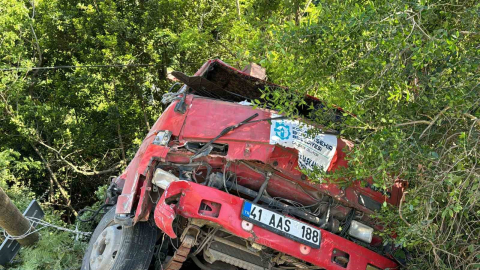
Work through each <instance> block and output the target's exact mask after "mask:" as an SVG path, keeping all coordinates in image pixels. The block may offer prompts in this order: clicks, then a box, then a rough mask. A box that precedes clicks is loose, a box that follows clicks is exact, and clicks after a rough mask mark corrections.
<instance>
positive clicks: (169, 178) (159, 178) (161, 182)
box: [152, 168, 178, 189]
mask: <svg viewBox="0 0 480 270" xmlns="http://www.w3.org/2000/svg"><path fill="white" fill-rule="evenodd" d="M177 180H178V177H176V176H175V175H174V174H171V173H169V172H166V171H164V170H162V169H160V168H158V169H157V170H156V171H155V175H153V179H152V183H153V184H154V185H156V186H157V187H159V188H162V189H167V187H168V186H169V185H170V183H172V182H175V181H177Z"/></svg>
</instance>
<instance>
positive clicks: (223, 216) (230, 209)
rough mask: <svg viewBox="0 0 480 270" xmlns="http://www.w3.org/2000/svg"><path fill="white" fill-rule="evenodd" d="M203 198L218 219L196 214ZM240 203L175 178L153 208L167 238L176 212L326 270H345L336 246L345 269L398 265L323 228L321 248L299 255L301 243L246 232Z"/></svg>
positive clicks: (258, 231) (259, 230) (257, 231)
mask: <svg viewBox="0 0 480 270" xmlns="http://www.w3.org/2000/svg"><path fill="white" fill-rule="evenodd" d="M175 195H180V201H179V202H178V204H177V205H176V206H175V207H172V206H169V205H167V204H166V203H165V199H167V198H171V197H172V196H175ZM203 199H208V200H209V201H212V202H216V203H218V204H220V205H221V209H220V213H219V215H218V217H217V218H215V217H212V216H205V215H201V213H199V209H200V204H201V202H202V200H203ZM243 202H244V200H243V199H241V198H239V197H236V196H233V195H230V194H227V193H225V192H223V191H220V190H217V189H213V188H210V187H205V186H202V185H199V184H195V183H193V182H186V181H178V182H174V183H172V184H170V186H169V187H168V188H167V190H166V191H165V192H164V194H163V195H162V197H161V198H160V201H159V203H158V204H157V207H156V208H155V222H156V224H157V225H158V226H159V228H161V229H162V230H163V231H164V232H166V233H167V234H168V235H169V236H170V237H174V238H175V237H176V235H175V234H174V232H173V228H172V225H171V222H172V221H173V219H174V218H175V214H176V215H181V216H184V217H186V218H195V219H204V220H209V221H212V222H215V223H217V224H219V225H220V226H222V227H223V228H224V229H226V230H227V231H229V232H230V233H232V234H234V235H237V236H239V237H242V238H245V239H250V240H252V241H255V242H256V243H258V244H261V245H264V246H267V247H270V248H273V249H275V250H278V251H280V252H284V253H286V254H289V255H291V256H294V257H296V258H298V259H301V260H304V261H307V262H310V263H312V264H314V265H317V266H319V267H325V268H327V269H345V268H342V267H340V266H338V265H336V264H335V263H334V262H332V254H333V250H334V249H339V250H341V251H344V252H346V253H348V254H349V255H350V262H349V264H348V266H347V268H346V269H348V270H353V269H355V270H357V269H358V270H364V269H365V268H366V266H367V264H372V265H375V266H377V267H379V268H382V269H385V268H389V269H396V268H397V267H398V265H397V264H396V263H395V262H393V261H391V260H389V259H387V258H385V257H383V256H381V255H379V254H377V253H375V252H373V251H371V250H368V249H366V248H364V247H362V246H359V245H357V244H355V243H353V242H351V241H348V240H346V239H344V238H342V237H340V236H337V235H335V234H332V233H330V232H328V231H325V230H322V229H320V230H321V232H322V241H321V244H320V248H319V249H311V251H310V253H309V254H307V255H305V254H302V252H301V251H300V248H301V244H300V243H298V242H295V241H293V240H290V239H288V238H285V237H282V236H280V235H277V234H275V233H273V232H270V231H268V230H265V229H262V228H260V227H258V226H254V228H253V233H251V232H247V231H245V230H243V229H242V227H241V222H242V220H241V218H240V213H241V209H242V204H243Z"/></svg>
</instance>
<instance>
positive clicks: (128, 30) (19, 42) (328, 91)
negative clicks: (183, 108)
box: [0, 0, 480, 269]
mask: <svg viewBox="0 0 480 270" xmlns="http://www.w3.org/2000/svg"><path fill="white" fill-rule="evenodd" d="M479 26H480V3H478V1H473V0H466V1H454V0H442V1H429V0H419V1H414V2H412V1H404V0H397V1H392V0H380V1H366V0H365V1H353V0H346V1H334V0H326V1H318V0H314V1H312V0H236V1H227V0H218V1H215V0H193V1H182V0H156V1H149V0H136V1H125V0H119V1H111V0H102V1H96V0H94V1H91V2H90V1H87V2H82V1H71V0H62V1H59V0H50V1H44V0H37V1H33V0H32V1H18V0H0V111H2V114H1V116H0V142H1V144H0V170H1V172H2V175H0V184H1V185H2V187H8V189H9V190H10V191H9V192H10V193H9V195H10V196H12V199H13V200H14V201H15V202H16V203H18V205H20V206H21V207H24V206H25V200H24V198H22V196H19V194H23V193H24V194H29V195H28V196H27V197H34V196H37V197H39V196H41V195H42V194H44V193H45V192H46V194H47V195H46V197H45V199H44V200H43V201H44V205H45V207H49V209H51V211H53V212H52V213H55V215H56V218H57V219H58V220H59V218H61V219H62V220H63V221H62V222H65V224H68V223H70V224H71V223H73V222H74V219H75V215H76V213H77V211H78V210H79V209H81V208H83V207H85V206H87V205H91V204H92V203H94V202H95V200H96V199H95V198H93V196H92V195H91V194H92V193H93V192H94V191H96V190H97V189H98V187H100V186H103V185H105V184H107V183H108V182H109V178H110V176H114V175H118V174H119V173H120V172H121V170H122V169H124V168H125V166H126V164H128V162H129V160H130V159H131V158H132V157H133V155H134V154H135V152H136V149H137V147H138V145H139V144H140V143H141V141H142V139H143V137H144V136H145V135H146V133H147V131H148V130H149V129H150V125H151V124H152V123H153V121H155V119H156V118H157V117H158V116H159V115H160V114H161V112H162V108H163V107H162V105H161V104H160V102H159V101H160V100H161V96H162V94H163V93H165V92H166V91H167V90H168V88H169V87H170V85H171V84H172V82H171V81H169V80H168V78H167V74H168V72H170V71H172V70H179V71H182V72H184V73H187V74H193V73H194V72H195V71H196V70H197V69H198V68H199V67H200V66H201V65H202V63H204V62H205V61H206V60H208V59H212V58H220V59H222V60H223V61H225V62H227V63H229V64H231V65H232V66H235V67H237V68H241V67H243V66H245V65H246V64H248V63H250V62H256V63H258V64H260V65H262V66H263V67H265V68H266V70H267V75H268V80H269V81H272V82H274V83H276V84H280V85H285V86H287V87H289V88H290V89H292V90H295V91H296V92H295V93H297V94H298V95H302V94H310V95H312V96H315V97H317V98H319V99H321V100H323V101H325V102H326V103H327V104H330V106H334V105H335V106H339V107H341V108H343V109H344V110H345V111H347V112H350V113H351V114H353V115H354V116H355V117H349V118H347V120H346V121H345V122H344V123H329V124H328V125H330V127H331V128H334V129H337V130H340V131H341V136H344V137H346V138H348V139H350V140H352V141H354V142H355V144H356V146H355V149H354V151H352V152H351V153H350V164H352V166H350V168H349V169H347V170H341V171H339V172H336V174H338V176H342V177H345V178H347V179H351V180H357V179H366V178H368V177H370V176H371V177H373V180H374V183H375V185H376V186H377V187H378V188H379V189H387V188H388V187H389V186H391V185H393V183H394V180H395V179H397V178H402V179H405V180H407V181H408V182H409V189H408V193H407V194H406V195H405V201H404V202H403V204H402V205H401V207H400V209H393V208H390V207H388V206H386V204H385V206H384V207H383V209H382V211H381V213H379V214H378V218H379V219H380V220H382V221H383V222H385V223H386V224H391V226H390V227H389V228H388V230H392V231H394V232H396V234H397V238H396V239H395V241H396V243H397V244H398V245H403V246H404V247H406V248H407V250H409V251H410V255H409V256H410V257H411V258H410V262H409V265H408V268H411V269H474V268H478V267H480V264H479V261H480V244H479V241H478V239H480V226H479V224H480V220H479V218H480V206H479V202H478V198H479V197H480V194H479V182H480V167H479V166H478V161H479V154H480V147H479V144H480V136H479V134H480V120H479V118H480V75H479V74H480V46H479V44H480V38H479V37H480V27H479ZM50 67H59V68H50ZM269 91H270V90H269V89H266V90H265V95H264V97H265V100H264V101H258V106H263V105H265V104H268V105H269V106H271V107H274V108H276V109H277V110H279V111H282V112H288V113H295V109H294V108H295V107H296V106H297V105H298V104H297V103H296V100H299V99H292V98H289V96H288V95H278V94H275V93H272V92H269ZM303 106H306V107H308V106H309V104H304V105H303ZM318 121H319V123H320V124H327V123H326V122H325V121H323V120H322V118H321V117H319V118H318ZM313 176H314V177H318V179H320V177H322V176H323V175H313ZM329 177H330V176H329ZM331 177H333V176H331ZM346 184H347V185H348V184H349V183H346ZM4 189H5V188H4ZM19 191H21V192H20V193H18V192H19ZM55 215H52V218H54V217H53V216H55ZM59 222H60V221H59ZM65 239H66V238H62V239H60V240H58V241H57V242H62V241H65ZM47 240H48V239H47ZM62 243H63V242H62ZM76 248H77V247H76ZM23 259H24V263H25V265H23V266H24V267H27V265H30V266H29V267H32V268H33V269H35V268H36V267H38V268H41V267H46V265H48V264H46V261H48V260H47V259H45V262H42V261H41V260H39V259H38V258H37V261H34V262H32V261H30V262H29V261H28V260H29V259H28V258H25V257H23ZM49 260H53V261H56V262H57V265H58V268H59V269H63V268H62V267H64V265H66V264H64V263H65V262H70V261H71V260H73V259H72V258H71V257H70V258H58V257H55V258H54V259H51V258H49ZM62 260H63V261H62ZM50 262H51V261H50ZM29 263H30V264H29ZM20 268H22V266H20ZM22 269H25V268H22Z"/></svg>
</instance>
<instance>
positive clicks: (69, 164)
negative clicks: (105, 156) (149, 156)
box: [38, 141, 124, 176]
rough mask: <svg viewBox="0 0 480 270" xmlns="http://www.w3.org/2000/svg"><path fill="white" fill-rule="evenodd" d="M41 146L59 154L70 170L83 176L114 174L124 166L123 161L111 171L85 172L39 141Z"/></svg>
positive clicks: (57, 152)
mask: <svg viewBox="0 0 480 270" xmlns="http://www.w3.org/2000/svg"><path fill="white" fill-rule="evenodd" d="M38 143H39V144H41V145H43V146H45V147H46V148H48V149H49V150H51V151H53V152H55V153H56V154H57V156H58V157H59V158H60V159H61V160H62V161H63V162H65V164H67V165H68V166H69V167H70V168H72V169H73V171H74V172H76V173H79V174H82V175H85V176H92V175H100V174H106V173H111V172H114V171H116V170H118V169H119V168H120V167H121V166H122V165H123V163H124V162H123V161H120V162H118V163H117V164H116V165H115V166H113V167H111V168H110V169H106V170H102V171H96V170H92V171H84V170H81V169H79V168H78V166H75V165H74V164H73V163H71V162H69V161H68V160H66V159H65V158H64V157H63V156H62V153H61V152H60V151H58V150H57V149H55V148H53V147H51V146H49V145H48V144H46V143H44V142H42V141H39V142H38Z"/></svg>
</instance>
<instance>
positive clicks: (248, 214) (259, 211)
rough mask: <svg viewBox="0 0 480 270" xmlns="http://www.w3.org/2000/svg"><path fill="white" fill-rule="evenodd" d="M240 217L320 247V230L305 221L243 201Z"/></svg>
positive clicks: (308, 244)
mask: <svg viewBox="0 0 480 270" xmlns="http://www.w3.org/2000/svg"><path fill="white" fill-rule="evenodd" d="M241 217H242V219H244V220H247V221H250V222H252V223H253V224H255V225H258V226H260V227H262V228H264V229H267V230H269V231H272V232H274V233H276V234H279V235H282V236H285V237H287V238H290V239H292V240H295V241H297V242H300V243H302V244H305V245H307V246H310V247H313V248H319V247H320V239H321V234H320V230H319V229H316V228H315V227H313V226H310V225H308V224H306V223H303V222H300V221H298V220H295V219H292V218H289V217H286V216H284V215H282V214H278V213H275V212H273V211H270V210H268V209H266V208H263V207H261V206H258V205H256V204H253V203H251V202H247V201H245V202H244V203H243V208H242V214H241Z"/></svg>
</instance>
